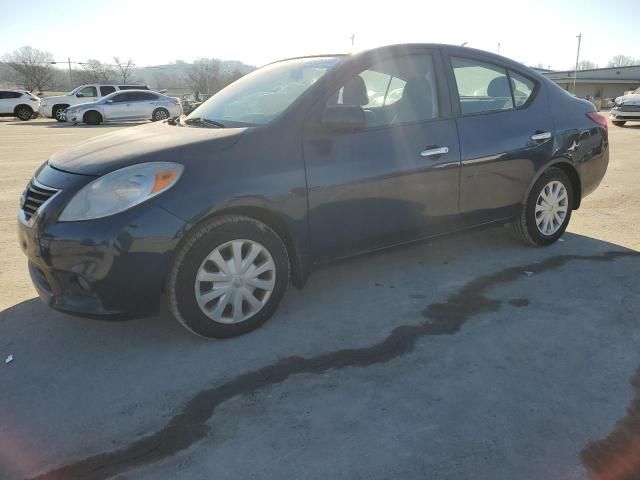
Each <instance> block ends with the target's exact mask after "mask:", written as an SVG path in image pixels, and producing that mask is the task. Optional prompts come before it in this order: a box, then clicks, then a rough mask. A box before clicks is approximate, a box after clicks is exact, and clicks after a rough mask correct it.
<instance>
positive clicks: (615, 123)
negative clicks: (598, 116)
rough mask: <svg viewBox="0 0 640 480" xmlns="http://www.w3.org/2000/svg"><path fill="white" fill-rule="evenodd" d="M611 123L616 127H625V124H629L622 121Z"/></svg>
mask: <svg viewBox="0 0 640 480" xmlns="http://www.w3.org/2000/svg"><path fill="white" fill-rule="evenodd" d="M611 123H613V124H614V125H615V126H616V127H623V126H624V124H625V123H627V122H626V121H625V122H621V121H617V122H613V121H612V122H611Z"/></svg>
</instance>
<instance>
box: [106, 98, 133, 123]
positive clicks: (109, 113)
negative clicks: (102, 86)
mask: <svg viewBox="0 0 640 480" xmlns="http://www.w3.org/2000/svg"><path fill="white" fill-rule="evenodd" d="M130 95H131V93H130V92H122V93H118V94H117V95H114V96H113V97H111V98H110V99H109V100H108V101H107V102H105V104H104V105H103V108H104V114H105V118H106V119H107V120H127V119H128V118H129V117H130V115H131V101H130Z"/></svg>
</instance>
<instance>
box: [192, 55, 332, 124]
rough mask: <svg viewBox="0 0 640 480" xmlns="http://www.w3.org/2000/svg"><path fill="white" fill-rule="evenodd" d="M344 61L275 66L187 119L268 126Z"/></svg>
mask: <svg viewBox="0 0 640 480" xmlns="http://www.w3.org/2000/svg"><path fill="white" fill-rule="evenodd" d="M340 60H341V57H314V58H300V59H295V60H286V61H282V62H277V63H272V64H270V65H267V66H266V67H262V68H260V69H258V70H256V71H254V72H252V73H250V74H248V75H246V76H244V77H242V78H241V79H240V80H237V81H236V82H234V83H232V84H231V85H229V86H228V87H226V88H224V89H223V90H221V91H220V92H218V93H216V94H215V95H214V96H213V97H211V98H210V99H209V100H207V101H206V102H205V103H203V104H202V105H201V106H200V107H198V108H197V109H196V110H195V111H194V112H193V113H192V114H191V115H189V117H187V119H189V118H194V119H195V118H204V119H207V120H215V121H217V122H221V123H223V124H225V125H229V124H234V123H237V124H242V125H264V124H267V123H269V122H270V121H271V120H272V119H274V118H275V117H276V116H278V115H279V114H280V113H282V112H283V111H284V110H285V109H286V108H287V107H288V106H289V105H291V104H292V103H293V102H294V101H295V100H296V99H297V98H298V97H299V96H300V95H302V93H303V92H304V91H305V90H307V89H308V88H309V87H310V86H311V85H313V84H314V83H315V82H316V81H317V80H318V79H319V78H320V77H322V76H323V75H324V74H325V73H326V72H327V71H328V70H329V69H331V68H332V67H334V66H335V65H336V64H337V63H339V62H340Z"/></svg>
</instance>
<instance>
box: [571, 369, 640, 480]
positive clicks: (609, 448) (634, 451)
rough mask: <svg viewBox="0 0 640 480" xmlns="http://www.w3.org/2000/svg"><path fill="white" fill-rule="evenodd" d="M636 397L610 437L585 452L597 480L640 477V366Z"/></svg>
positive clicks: (635, 382)
mask: <svg viewBox="0 0 640 480" xmlns="http://www.w3.org/2000/svg"><path fill="white" fill-rule="evenodd" d="M631 386H632V387H633V393H634V399H633V401H632V402H631V405H630V406H629V408H628V409H627V414H626V415H625V416H624V418H622V419H621V420H619V421H618V423H617V424H616V426H615V428H614V430H613V432H611V433H610V434H609V435H608V436H607V438H605V439H603V440H598V441H596V442H592V443H590V444H589V445H588V446H587V447H586V448H585V449H584V450H583V451H582V453H581V455H580V457H581V458H582V463H584V465H585V466H586V467H587V470H588V471H589V477H590V478H592V479H593V480H640V368H639V369H638V370H637V371H636V373H635V375H634V376H633V378H632V379H631Z"/></svg>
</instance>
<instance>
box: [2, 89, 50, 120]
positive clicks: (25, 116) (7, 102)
mask: <svg viewBox="0 0 640 480" xmlns="http://www.w3.org/2000/svg"><path fill="white" fill-rule="evenodd" d="M39 102H40V99H39V98H38V97H36V96H35V95H32V94H30V93H29V92H27V91H25V90H0V117H18V118H19V119H20V120H22V121H26V120H30V119H32V118H35V117H37V116H38V105H39Z"/></svg>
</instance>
